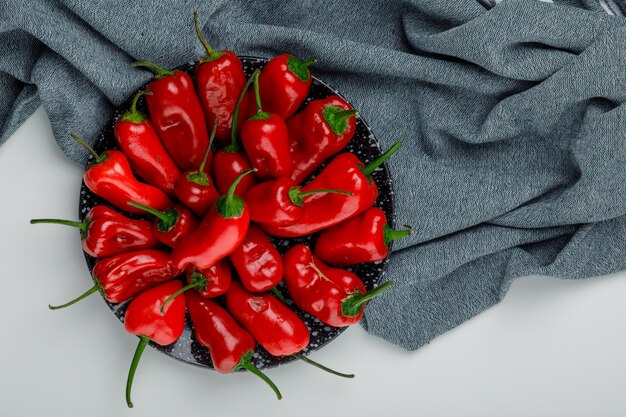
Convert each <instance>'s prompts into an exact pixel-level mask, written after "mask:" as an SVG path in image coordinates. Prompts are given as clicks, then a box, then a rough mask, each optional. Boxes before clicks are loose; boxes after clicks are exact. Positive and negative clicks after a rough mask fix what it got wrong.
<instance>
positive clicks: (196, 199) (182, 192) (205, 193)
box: [174, 121, 220, 217]
mask: <svg viewBox="0 0 626 417" xmlns="http://www.w3.org/2000/svg"><path fill="white" fill-rule="evenodd" d="M216 131H217V121H215V124H214V125H213V131H212V132H211V138H210V139H209V146H207V149H206V151H205V152H204V157H203V158H202V162H200V166H199V167H198V169H197V170H196V171H186V172H185V173H183V174H182V175H181V176H180V177H179V178H178V181H176V186H175V187H174V191H175V192H176V197H178V199H179V200H180V201H181V202H182V203H183V204H185V205H186V206H187V207H189V208H191V209H192V210H193V211H194V213H196V214H197V215H198V216H200V217H204V216H205V215H206V214H207V213H208V211H209V209H210V208H211V206H212V205H213V204H214V203H215V201H217V199H218V198H219V196H220V195H219V193H218V192H217V190H216V189H215V187H214V186H213V184H212V182H211V177H209V176H208V175H207V173H206V170H205V167H206V161H207V158H208V156H209V154H210V153H211V144H212V143H213V139H214V138H215V133H216Z"/></svg>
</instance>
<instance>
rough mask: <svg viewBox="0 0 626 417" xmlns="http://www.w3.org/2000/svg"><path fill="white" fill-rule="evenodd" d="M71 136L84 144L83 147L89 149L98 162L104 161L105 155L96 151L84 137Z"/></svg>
mask: <svg viewBox="0 0 626 417" xmlns="http://www.w3.org/2000/svg"><path fill="white" fill-rule="evenodd" d="M70 137H71V138H72V139H74V140H75V141H76V142H78V143H80V144H81V145H82V146H83V148H85V149H87V151H88V152H89V153H90V154H92V155H93V157H94V158H95V159H96V163H100V162H102V161H104V157H103V156H101V155H98V154H97V153H96V151H94V150H93V148H92V147H91V146H90V145H89V144H88V143H87V142H85V141H84V140H83V139H81V138H79V137H78V136H76V135H70Z"/></svg>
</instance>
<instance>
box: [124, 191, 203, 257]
mask: <svg viewBox="0 0 626 417" xmlns="http://www.w3.org/2000/svg"><path fill="white" fill-rule="evenodd" d="M128 204H129V205H130V206H131V207H136V208H140V209H142V210H145V211H146V212H148V213H150V214H152V215H153V216H154V221H153V225H152V230H153V233H154V235H155V236H156V238H157V239H159V241H161V242H162V243H163V244H165V245H167V246H169V247H170V248H175V247H176V245H178V242H180V241H181V240H183V239H184V238H186V237H187V236H189V235H190V234H191V233H193V232H194V231H195V230H196V228H197V227H198V223H199V221H198V219H197V218H196V216H195V215H194V214H193V213H192V211H191V210H190V209H189V208H188V207H185V206H184V205H182V204H175V205H174V206H172V207H170V208H169V209H167V210H165V211H160V210H155V209H153V208H152V207H148V206H144V205H141V204H137V203H135V202H133V201H129V202H128Z"/></svg>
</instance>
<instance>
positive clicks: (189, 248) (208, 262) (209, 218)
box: [172, 170, 252, 271]
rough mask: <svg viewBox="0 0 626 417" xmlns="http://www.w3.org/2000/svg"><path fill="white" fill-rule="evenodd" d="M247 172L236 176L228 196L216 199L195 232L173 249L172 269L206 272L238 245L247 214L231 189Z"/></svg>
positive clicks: (241, 238) (246, 228)
mask: <svg viewBox="0 0 626 417" xmlns="http://www.w3.org/2000/svg"><path fill="white" fill-rule="evenodd" d="M251 172H252V170H249V171H246V172H244V173H243V174H241V175H239V176H238V177H237V178H236V179H235V181H233V183H232V184H231V186H230V188H229V189H228V192H227V193H226V194H225V195H223V196H221V197H220V198H218V199H217V201H216V202H215V204H214V205H213V207H212V208H211V211H209V213H208V214H207V215H206V216H205V217H204V220H202V222H201V223H200V226H199V227H198V228H197V229H196V231H195V232H193V233H192V234H191V235H189V236H188V237H187V238H185V239H183V240H182V241H181V242H180V243H179V244H178V246H176V248H175V249H174V252H173V254H172V259H173V262H174V265H175V266H176V268H178V269H179V270H181V271H182V270H184V269H185V268H186V267H187V266H188V265H193V266H195V267H196V268H198V269H200V270H202V269H207V268H209V267H211V266H213V265H215V264H216V263H217V261H219V260H220V259H222V258H224V257H226V256H228V255H230V253H231V252H232V251H233V250H235V248H236V247H237V246H239V245H240V244H241V242H242V241H243V239H244V237H245V236H246V232H247V231H248V225H249V224H250V212H249V211H248V207H247V205H246V203H245V201H244V200H243V199H242V198H241V197H237V196H236V195H235V187H237V184H238V183H239V181H241V179H242V178H244V177H245V176H246V175H248V174H250V173H251Z"/></svg>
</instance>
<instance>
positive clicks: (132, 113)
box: [120, 90, 152, 124]
mask: <svg viewBox="0 0 626 417" xmlns="http://www.w3.org/2000/svg"><path fill="white" fill-rule="evenodd" d="M143 95H147V96H151V95H152V92H151V91H147V90H139V91H137V94H135V97H133V102H132V103H131V105H130V110H128V111H127V112H126V113H124V114H122V116H121V118H120V119H121V120H123V121H128V122H132V123H137V124H138V123H142V122H143V121H145V120H146V115H145V114H143V113H141V112H140V111H138V110H137V102H138V101H139V98H140V97H141V96H143Z"/></svg>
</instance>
